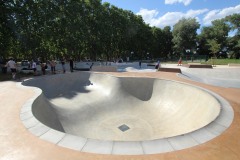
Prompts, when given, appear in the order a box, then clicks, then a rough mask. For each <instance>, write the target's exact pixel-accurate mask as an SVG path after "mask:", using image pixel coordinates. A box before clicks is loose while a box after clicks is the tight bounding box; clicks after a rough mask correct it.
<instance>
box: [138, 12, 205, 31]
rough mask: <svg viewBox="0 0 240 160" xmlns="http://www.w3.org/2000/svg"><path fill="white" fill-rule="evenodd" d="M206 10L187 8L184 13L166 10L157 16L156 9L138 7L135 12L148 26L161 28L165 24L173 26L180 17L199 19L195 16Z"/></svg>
mask: <svg viewBox="0 0 240 160" xmlns="http://www.w3.org/2000/svg"><path fill="white" fill-rule="evenodd" d="M207 11H208V9H201V10H189V11H187V12H186V13H183V12H167V13H166V14H164V15H163V16H158V14H159V12H158V11H157V10H147V9H140V11H139V12H138V13H137V14H138V15H141V16H142V17H143V20H144V21H145V22H146V23H147V24H149V25H150V26H156V27H160V28H163V27H165V26H173V25H174V24H176V23H177V22H178V21H179V20H180V19H182V18H196V19H197V20H198V21H199V18H198V17H197V16H198V15H200V14H203V13H205V12H207Z"/></svg>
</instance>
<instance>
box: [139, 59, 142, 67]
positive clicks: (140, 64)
mask: <svg viewBox="0 0 240 160" xmlns="http://www.w3.org/2000/svg"><path fill="white" fill-rule="evenodd" d="M139 68H142V61H141V60H140V61H139Z"/></svg>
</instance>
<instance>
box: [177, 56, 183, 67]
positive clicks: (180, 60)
mask: <svg viewBox="0 0 240 160" xmlns="http://www.w3.org/2000/svg"><path fill="white" fill-rule="evenodd" d="M179 65H180V66H181V65H182V57H180V58H179V60H178V66H179Z"/></svg>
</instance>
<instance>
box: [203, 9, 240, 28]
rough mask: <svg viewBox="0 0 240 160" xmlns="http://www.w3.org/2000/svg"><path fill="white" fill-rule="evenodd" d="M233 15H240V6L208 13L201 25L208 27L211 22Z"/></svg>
mask: <svg viewBox="0 0 240 160" xmlns="http://www.w3.org/2000/svg"><path fill="white" fill-rule="evenodd" d="M234 13H240V5H238V6H235V7H229V8H224V9H222V10H212V11H210V12H208V13H207V14H206V15H205V17H204V18H203V24H204V25H210V24H211V21H214V20H216V19H221V18H224V17H226V16H229V15H232V14H234Z"/></svg>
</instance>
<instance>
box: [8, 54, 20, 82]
mask: <svg viewBox="0 0 240 160" xmlns="http://www.w3.org/2000/svg"><path fill="white" fill-rule="evenodd" d="M6 67H9V68H10V70H11V72H12V79H16V74H17V64H16V62H15V61H14V60H13V58H10V60H9V61H8V62H7V64H6Z"/></svg>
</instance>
